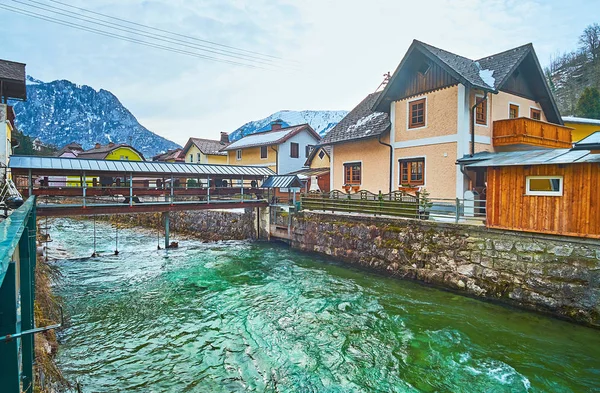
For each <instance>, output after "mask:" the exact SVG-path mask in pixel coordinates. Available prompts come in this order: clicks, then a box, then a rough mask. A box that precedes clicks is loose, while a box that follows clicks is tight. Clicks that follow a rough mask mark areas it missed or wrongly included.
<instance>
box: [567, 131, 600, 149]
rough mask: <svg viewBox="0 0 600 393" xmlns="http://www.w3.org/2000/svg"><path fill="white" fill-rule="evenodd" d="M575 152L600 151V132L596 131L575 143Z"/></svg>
mask: <svg viewBox="0 0 600 393" xmlns="http://www.w3.org/2000/svg"><path fill="white" fill-rule="evenodd" d="M573 150H600V131H596V132H594V133H593V134H591V135H588V136H586V137H585V138H583V139H582V140H580V141H579V142H577V143H575V144H574V145H573Z"/></svg>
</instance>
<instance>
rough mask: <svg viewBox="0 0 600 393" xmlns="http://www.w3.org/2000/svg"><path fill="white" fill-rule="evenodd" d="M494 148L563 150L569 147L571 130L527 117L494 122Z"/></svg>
mask: <svg viewBox="0 0 600 393" xmlns="http://www.w3.org/2000/svg"><path fill="white" fill-rule="evenodd" d="M492 141H493V144H494V146H507V145H517V144H526V145H533V146H541V147H553V148H565V149H569V148H571V147H572V145H571V128H569V127H563V126H559V125H558V124H552V123H546V122H545V121H541V120H533V119H530V118H527V117H518V118H516V119H505V120H496V121H495V122H494V131H493V139H492Z"/></svg>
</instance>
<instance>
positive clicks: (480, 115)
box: [475, 97, 487, 126]
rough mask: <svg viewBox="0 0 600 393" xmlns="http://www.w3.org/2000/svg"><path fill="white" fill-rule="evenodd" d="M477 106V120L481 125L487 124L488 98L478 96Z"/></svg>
mask: <svg viewBox="0 0 600 393" xmlns="http://www.w3.org/2000/svg"><path fill="white" fill-rule="evenodd" d="M475 99H476V100H477V106H476V107H475V122H476V123H477V124H481V125H484V126H485V125H487V100H484V99H483V97H476V98H475Z"/></svg>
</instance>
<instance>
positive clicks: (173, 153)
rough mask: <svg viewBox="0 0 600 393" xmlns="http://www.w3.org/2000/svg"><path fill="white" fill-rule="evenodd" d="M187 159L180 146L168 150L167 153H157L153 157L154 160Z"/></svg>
mask: <svg viewBox="0 0 600 393" xmlns="http://www.w3.org/2000/svg"><path fill="white" fill-rule="evenodd" d="M169 160H174V161H185V157H184V156H183V149H182V148H181V147H178V148H177V149H173V150H167V151H166V152H165V153H161V154H157V155H155V156H154V157H152V161H169Z"/></svg>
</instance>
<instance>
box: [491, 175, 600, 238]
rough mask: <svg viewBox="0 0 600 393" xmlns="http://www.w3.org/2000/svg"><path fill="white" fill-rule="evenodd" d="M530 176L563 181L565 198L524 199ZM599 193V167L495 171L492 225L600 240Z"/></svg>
mask: <svg viewBox="0 0 600 393" xmlns="http://www.w3.org/2000/svg"><path fill="white" fill-rule="evenodd" d="M527 176H563V195H562V196H532V195H525V191H526V190H525V187H526V184H525V183H526V177H527ZM599 190H600V164H598V163H578V164H563V165H531V166H502V167H490V168H488V173H487V200H486V206H487V226H488V227H490V228H500V229H510V230H516V231H525V232H538V233H548V234H555V235H567V236H579V237H588V238H596V239H600V191H599Z"/></svg>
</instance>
